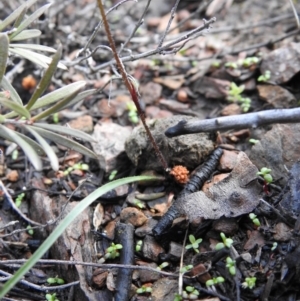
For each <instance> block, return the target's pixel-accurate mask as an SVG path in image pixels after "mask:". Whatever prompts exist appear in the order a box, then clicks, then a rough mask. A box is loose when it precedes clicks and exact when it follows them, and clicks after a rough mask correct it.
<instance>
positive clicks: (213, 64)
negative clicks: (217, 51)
mask: <svg viewBox="0 0 300 301" xmlns="http://www.w3.org/2000/svg"><path fill="white" fill-rule="evenodd" d="M211 66H212V67H214V68H220V66H221V63H220V62H218V61H215V62H213V63H212V64H211Z"/></svg>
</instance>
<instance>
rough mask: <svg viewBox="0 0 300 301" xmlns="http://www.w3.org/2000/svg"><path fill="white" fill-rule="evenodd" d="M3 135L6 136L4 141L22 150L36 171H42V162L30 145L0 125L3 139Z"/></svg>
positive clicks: (0, 133) (0, 134)
mask: <svg viewBox="0 0 300 301" xmlns="http://www.w3.org/2000/svg"><path fill="white" fill-rule="evenodd" d="M3 134H6V135H5V138H6V139H8V140H10V141H12V142H15V143H16V144H18V145H19V146H20V147H21V148H22V150H23V151H24V153H25V154H26V156H27V157H28V159H29V161H30V162H31V163H32V165H33V166H34V168H35V169H36V170H42V168H43V164H42V160H41V158H40V157H39V155H38V154H37V153H36V151H35V149H34V148H33V147H32V146H31V145H30V144H28V143H27V142H26V141H25V140H24V139H22V138H21V137H20V136H19V135H17V134H16V132H14V131H13V130H11V129H9V128H7V127H5V126H3V125H1V124H0V136H2V137H4V135H3Z"/></svg>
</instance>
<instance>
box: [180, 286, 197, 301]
mask: <svg viewBox="0 0 300 301" xmlns="http://www.w3.org/2000/svg"><path fill="white" fill-rule="evenodd" d="M198 296H199V291H198V290H197V289H195V288H194V287H193V286H187V287H186V288H185V290H184V291H183V292H182V297H183V299H189V300H195V299H198Z"/></svg>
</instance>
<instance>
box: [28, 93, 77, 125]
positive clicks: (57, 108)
mask: <svg viewBox="0 0 300 301" xmlns="http://www.w3.org/2000/svg"><path fill="white" fill-rule="evenodd" d="M77 93H78V91H75V92H74V93H73V94H70V95H69V96H67V97H65V98H63V99H62V100H60V101H58V102H57V103H56V104H55V105H53V106H52V107H50V108H48V109H46V110H44V111H43V112H41V113H39V114H37V115H35V116H34V117H33V118H32V121H33V122H36V121H38V120H41V119H43V118H46V117H48V116H50V115H52V114H54V113H56V112H59V111H60V110H61V109H62V108H63V107H64V106H65V105H67V104H69V103H70V101H71V100H72V99H73V98H74V97H75V95H76V94H77Z"/></svg>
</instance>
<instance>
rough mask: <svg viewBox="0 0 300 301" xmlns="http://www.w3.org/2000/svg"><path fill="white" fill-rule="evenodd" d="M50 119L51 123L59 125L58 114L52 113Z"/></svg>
mask: <svg viewBox="0 0 300 301" xmlns="http://www.w3.org/2000/svg"><path fill="white" fill-rule="evenodd" d="M52 119H53V123H55V124H56V123H59V115H58V112H56V113H54V114H53V115H52Z"/></svg>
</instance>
